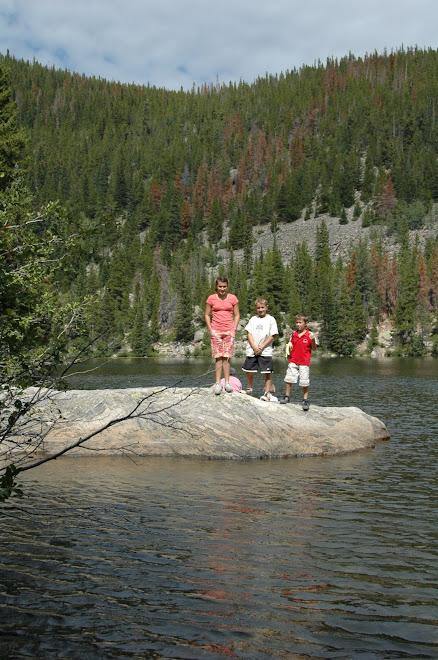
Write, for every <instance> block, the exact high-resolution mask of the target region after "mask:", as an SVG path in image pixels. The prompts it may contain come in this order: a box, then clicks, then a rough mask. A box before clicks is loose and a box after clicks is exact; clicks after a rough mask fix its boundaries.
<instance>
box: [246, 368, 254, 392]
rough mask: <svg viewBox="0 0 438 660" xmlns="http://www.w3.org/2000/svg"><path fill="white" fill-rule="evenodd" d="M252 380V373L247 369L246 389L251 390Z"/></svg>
mask: <svg viewBox="0 0 438 660" xmlns="http://www.w3.org/2000/svg"><path fill="white" fill-rule="evenodd" d="M253 382H254V374H253V373H250V372H249V371H248V372H247V373H246V389H247V390H252V384H253Z"/></svg>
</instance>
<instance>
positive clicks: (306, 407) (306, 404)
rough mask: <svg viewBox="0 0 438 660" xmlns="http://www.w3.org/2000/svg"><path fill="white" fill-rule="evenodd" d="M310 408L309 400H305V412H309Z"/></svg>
mask: <svg viewBox="0 0 438 660" xmlns="http://www.w3.org/2000/svg"><path fill="white" fill-rule="evenodd" d="M309 408H310V403H309V402H308V401H307V399H304V401H303V410H309Z"/></svg>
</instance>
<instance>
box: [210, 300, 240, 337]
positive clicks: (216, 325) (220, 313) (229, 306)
mask: <svg viewBox="0 0 438 660" xmlns="http://www.w3.org/2000/svg"><path fill="white" fill-rule="evenodd" d="M238 302H239V301H238V300H237V298H236V296H235V295H234V294H232V293H229V294H228V295H227V297H226V298H225V300H221V299H220V298H219V296H218V295H217V293H212V294H211V296H208V298H207V305H210V307H211V309H212V311H213V320H212V322H211V327H212V329H213V330H217V331H218V332H226V331H227V330H233V328H234V320H233V308H234V305H237V304H238Z"/></svg>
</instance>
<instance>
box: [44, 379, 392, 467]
mask: <svg viewBox="0 0 438 660" xmlns="http://www.w3.org/2000/svg"><path fill="white" fill-rule="evenodd" d="M37 412H38V417H39V421H40V422H41V421H42V426H41V429H42V431H43V434H45V437H44V441H43V442H42V443H40V446H39V447H38V449H37V451H35V450H34V451H33V452H32V454H33V458H35V457H36V456H47V455H51V454H55V453H57V452H59V451H60V450H62V449H64V448H66V447H68V446H70V445H72V444H73V443H75V442H77V441H78V440H79V439H81V438H85V437H87V436H89V435H90V434H92V433H94V432H96V431H97V430H99V429H101V428H102V427H105V426H106V425H109V426H108V428H106V429H105V430H103V431H102V432H101V433H98V434H97V435H96V436H94V437H92V438H91V439H89V440H87V441H86V443H84V445H83V446H80V447H77V448H75V449H73V450H72V453H73V454H75V455H84V454H86V455H88V456H89V455H90V449H94V450H101V451H103V453H105V454H106V455H108V454H126V453H129V452H134V453H135V454H137V455H141V456H186V457H205V458H275V457H286V456H320V455H333V454H342V453H345V452H352V451H356V450H360V449H365V448H370V447H373V446H374V445H375V443H376V442H378V441H380V440H387V439H388V438H389V434H388V431H387V429H386V427H385V425H384V424H383V423H382V422H381V421H380V420H379V419H377V418H376V417H372V416H370V415H367V414H366V413H364V412H363V411H362V410H360V409H359V408H353V407H351V408H331V407H321V406H315V405H312V406H311V408H310V410H309V411H308V412H304V411H303V410H302V409H301V405H298V404H287V405H279V404H278V403H271V402H265V401H260V400H259V399H256V398H253V397H249V396H246V395H245V394H237V393H233V394H225V393H223V394H221V395H220V396H215V395H214V394H213V393H212V391H211V389H208V388H200V389H187V388H185V389H184V388H170V389H161V390H160V388H143V389H137V388H136V389H120V390H92V391H90V390H70V391H67V392H55V393H51V394H50V396H49V397H48V398H46V399H43V401H41V403H40V404H39V405H38V411H37ZM34 415H35V413H34ZM130 415H131V417H130V418H128V419H126V420H125V421H120V422H118V423H113V421H114V420H117V419H121V418H124V417H126V416H130ZM92 453H94V452H92Z"/></svg>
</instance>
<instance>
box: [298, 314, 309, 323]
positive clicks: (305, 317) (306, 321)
mask: <svg viewBox="0 0 438 660" xmlns="http://www.w3.org/2000/svg"><path fill="white" fill-rule="evenodd" d="M298 319H303V321H304V323H305V324H306V325H307V323H308V322H309V319H308V318H307V316H306V315H305V314H297V315H296V317H295V321H298Z"/></svg>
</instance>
